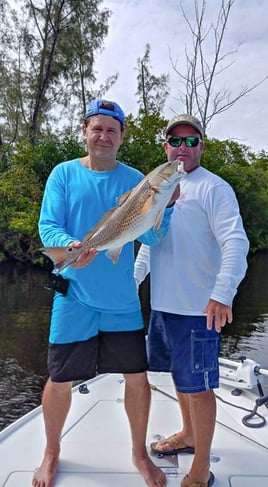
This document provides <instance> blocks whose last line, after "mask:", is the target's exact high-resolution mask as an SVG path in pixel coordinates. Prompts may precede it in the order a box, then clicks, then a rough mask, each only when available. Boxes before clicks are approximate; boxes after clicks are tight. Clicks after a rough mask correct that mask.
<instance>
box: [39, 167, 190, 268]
mask: <svg viewBox="0 0 268 487" xmlns="http://www.w3.org/2000/svg"><path fill="white" fill-rule="evenodd" d="M186 174H187V173H186V172H185V171H184V168H183V162H181V161H178V160H175V161H168V162H165V163H164V164H161V165H160V166H158V167H156V168H155V169H154V170H153V171H151V172H150V173H149V174H147V176H146V177H145V178H144V179H143V180H142V181H140V183H139V184H138V185H137V186H136V187H135V188H133V189H131V190H130V191H128V192H127V193H125V194H123V195H121V196H120V198H119V201H118V205H117V206H116V208H113V209H112V210H109V211H107V212H106V213H105V214H104V215H103V217H102V218H101V219H100V221H99V222H98V223H97V224H96V225H95V227H94V228H93V229H91V230H90V231H89V232H88V233H87V234H86V236H85V238H84V240H83V242H82V244H81V243H80V242H73V243H72V244H71V246H68V247H43V248H41V249H40V250H41V252H42V253H43V254H44V255H47V256H48V257H49V258H50V259H51V260H52V261H53V263H54V268H55V270H56V271H58V272H60V271H61V270H62V269H64V268H65V267H66V266H68V265H70V264H73V262H75V261H76V264H78V265H73V267H77V268H79V267H84V265H87V264H89V263H90V262H91V260H92V259H93V258H94V256H95V255H96V251H99V250H106V256H107V257H108V258H110V259H111V260H112V261H113V263H114V264H116V262H117V261H118V259H119V257H120V253H121V250H122V247H123V245H125V244H126V243H127V242H131V241H133V240H135V239H136V238H138V237H139V236H140V235H142V234H143V233H145V232H146V231H147V230H149V229H150V228H152V227H154V228H155V229H156V230H158V229H159V228H160V225H161V222H162V219H163V216H164V211H165V208H166V206H168V205H170V206H171V205H172V204H173V202H174V201H175V200H176V199H177V198H178V196H179V193H178V183H179V181H180V179H181V178H182V177H185V176H186ZM74 243H75V245H74ZM85 251H87V252H86V253H85V254H84V252H85ZM82 254H84V256H83V257H81V255H82ZM93 254H94V255H93ZM79 257H80V259H81V260H80V259H79ZM78 259H79V260H78Z"/></svg>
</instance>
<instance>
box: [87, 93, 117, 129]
mask: <svg viewBox="0 0 268 487" xmlns="http://www.w3.org/2000/svg"><path fill="white" fill-rule="evenodd" d="M93 115H108V116H109V117H113V118H115V119H116V120H118V121H119V122H120V123H121V124H122V125H124V123H125V114H124V112H123V110H122V108H120V106H119V105H118V104H117V103H115V102H114V101H107V100H101V99H98V100H93V101H92V102H90V104H89V106H88V109H87V111H86V114H85V118H88V117H92V116H93Z"/></svg>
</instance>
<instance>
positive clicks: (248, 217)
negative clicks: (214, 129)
mask: <svg viewBox="0 0 268 487" xmlns="http://www.w3.org/2000/svg"><path fill="white" fill-rule="evenodd" d="M202 164H203V165H204V166H205V167H206V168H207V169H209V170H210V171H213V172H215V173H216V174H218V175H219V176H221V177H222V178H223V179H225V180H226V181H228V183H229V184H230V185H231V186H232V188H233V189H234V191H235V193H236V196H237V199H238V202H239V205H240V211H241V215H242V218H243V222H244V226H245V229H246V232H247V235H248V238H249V241H250V247H251V251H253V252H254V251H256V250H258V249H267V248H268V154H265V152H262V153H260V154H259V155H255V154H254V153H252V152H251V151H250V150H249V148H248V147H246V146H244V145H240V144H238V143H236V142H233V141H219V140H216V139H213V140H207V141H206V150H205V152H204V154H203V158H202Z"/></svg>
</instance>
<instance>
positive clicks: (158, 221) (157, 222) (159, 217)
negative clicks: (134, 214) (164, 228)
mask: <svg viewBox="0 0 268 487" xmlns="http://www.w3.org/2000/svg"><path fill="white" fill-rule="evenodd" d="M163 216H164V211H163V210H161V211H159V213H158V214H157V216H156V220H155V224H154V228H155V229H156V230H159V228H160V226H161V223H162V220H163Z"/></svg>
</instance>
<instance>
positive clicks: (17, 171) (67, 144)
mask: <svg viewBox="0 0 268 487" xmlns="http://www.w3.org/2000/svg"><path fill="white" fill-rule="evenodd" d="M84 153H85V151H84V149H83V148H82V147H81V145H80V144H79V142H78V140H77V139H75V138H73V137H71V136H69V137H68V136H67V137H66V138H65V139H63V140H60V139H58V138H57V137H55V136H50V137H43V138H42V139H40V140H38V141H37V142H36V143H35V144H31V143H30V142H28V141H25V142H21V143H19V144H17V146H16V147H15V149H14V153H13V155H12V156H11V157H10V159H9V164H8V169H7V170H6V171H5V172H3V173H2V174H0V251H2V252H3V253H5V254H6V255H7V256H10V255H12V256H13V257H14V255H15V254H19V252H20V251H21V252H22V253H23V252H24V250H23V249H24V247H25V250H26V251H27V258H28V256H29V254H30V255H31V258H34V256H37V249H38V247H39V246H40V242H39V237H38V228H37V224H38V218H39V212H40V205H41V201H42V196H43V191H44V186H45V183H46V180H47V177H48V175H49V173H50V172H51V170H52V169H53V167H54V166H55V165H56V164H58V163H59V162H61V161H66V160H69V159H72V158H75V157H79V156H81V155H84ZM25 239H26V240H27V245H26V244H25ZM18 247H20V249H18ZM22 247H23V248H22ZM29 258H30V257H29Z"/></svg>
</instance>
